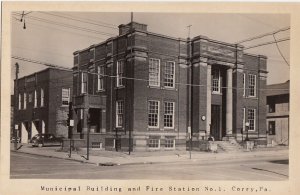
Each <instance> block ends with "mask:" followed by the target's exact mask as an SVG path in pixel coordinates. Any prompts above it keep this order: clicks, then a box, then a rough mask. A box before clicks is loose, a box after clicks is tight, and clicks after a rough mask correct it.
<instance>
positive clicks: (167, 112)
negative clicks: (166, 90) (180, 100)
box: [164, 102, 174, 128]
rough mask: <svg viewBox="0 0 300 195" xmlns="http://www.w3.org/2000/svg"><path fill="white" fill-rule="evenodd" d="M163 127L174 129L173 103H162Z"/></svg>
mask: <svg viewBox="0 0 300 195" xmlns="http://www.w3.org/2000/svg"><path fill="white" fill-rule="evenodd" d="M164 127H167V128H174V102H164Z"/></svg>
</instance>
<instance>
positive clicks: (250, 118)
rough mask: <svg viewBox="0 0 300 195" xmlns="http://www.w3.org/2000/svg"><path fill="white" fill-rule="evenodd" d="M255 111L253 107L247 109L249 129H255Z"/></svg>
mask: <svg viewBox="0 0 300 195" xmlns="http://www.w3.org/2000/svg"><path fill="white" fill-rule="evenodd" d="M255 111H256V110H255V109H249V110H248V122H249V131H255V118H256V113H255Z"/></svg>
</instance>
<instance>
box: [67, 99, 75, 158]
mask: <svg viewBox="0 0 300 195" xmlns="http://www.w3.org/2000/svg"><path fill="white" fill-rule="evenodd" d="M72 107H73V104H72V102H69V113H68V120H67V123H68V130H69V139H70V153H69V158H71V155H72V133H73V132H72V131H73V126H74V120H73V110H72V109H73V108H72Z"/></svg>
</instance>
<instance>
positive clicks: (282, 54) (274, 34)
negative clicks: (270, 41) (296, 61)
mask: <svg viewBox="0 0 300 195" xmlns="http://www.w3.org/2000/svg"><path fill="white" fill-rule="evenodd" d="M273 38H274V41H275V42H276V47H277V49H278V51H279V53H280V55H281V57H282V58H283V60H284V61H285V63H286V64H287V65H288V66H290V64H289V63H288V61H287V60H286V59H285V57H284V55H283V54H282V52H281V51H280V49H279V46H278V41H277V40H276V37H275V34H273Z"/></svg>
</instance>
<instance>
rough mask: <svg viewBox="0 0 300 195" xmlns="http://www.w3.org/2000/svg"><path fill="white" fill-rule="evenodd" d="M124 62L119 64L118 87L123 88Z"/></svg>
mask: <svg viewBox="0 0 300 195" xmlns="http://www.w3.org/2000/svg"><path fill="white" fill-rule="evenodd" d="M123 74H124V60H120V61H118V62H117V87H122V86H123V76H124V75H123Z"/></svg>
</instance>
